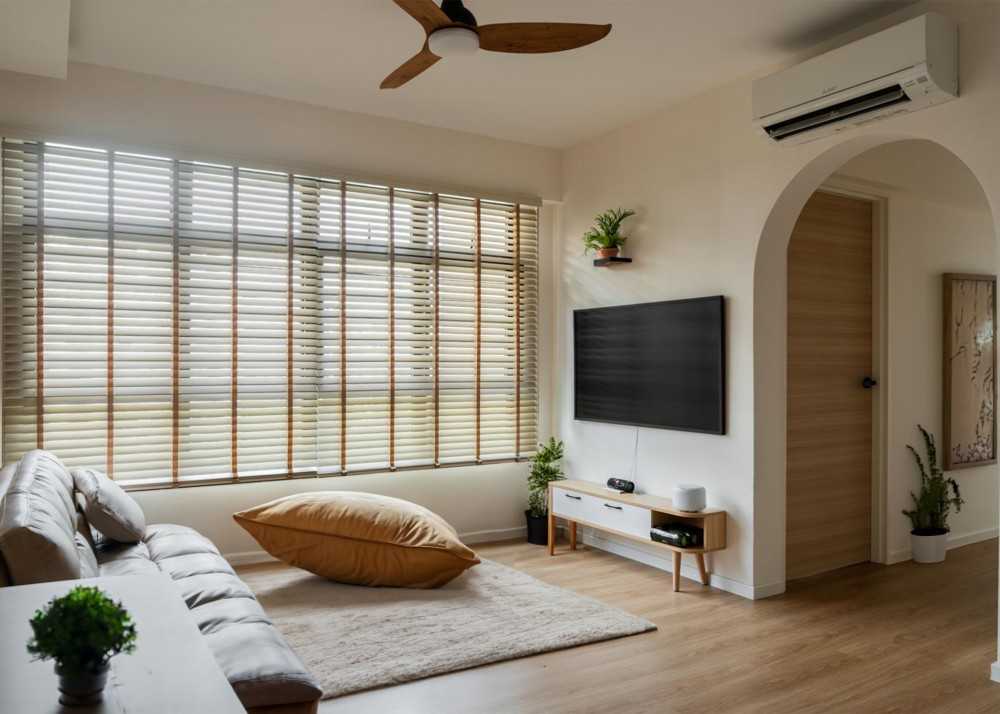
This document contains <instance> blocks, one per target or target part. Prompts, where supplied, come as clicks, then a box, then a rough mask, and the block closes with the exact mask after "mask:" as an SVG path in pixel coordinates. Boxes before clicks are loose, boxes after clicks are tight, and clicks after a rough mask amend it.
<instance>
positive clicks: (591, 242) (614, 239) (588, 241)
mask: <svg viewBox="0 0 1000 714" xmlns="http://www.w3.org/2000/svg"><path fill="white" fill-rule="evenodd" d="M634 215H635V211H632V210H628V209H624V208H612V209H610V210H607V211H605V212H604V213H602V214H600V215H599V216H597V218H595V219H594V223H595V225H594V227H593V228H591V229H590V230H589V231H587V232H586V233H584V234H583V247H584V252H589V251H592V250H593V251H596V252H597V257H599V258H614V257H615V256H617V255H618V253H619V251H620V250H621V247H622V246H623V245H625V241H627V240H628V236H624V235H622V234H621V227H622V223H624V222H625V219H627V218H630V217H632V216H634Z"/></svg>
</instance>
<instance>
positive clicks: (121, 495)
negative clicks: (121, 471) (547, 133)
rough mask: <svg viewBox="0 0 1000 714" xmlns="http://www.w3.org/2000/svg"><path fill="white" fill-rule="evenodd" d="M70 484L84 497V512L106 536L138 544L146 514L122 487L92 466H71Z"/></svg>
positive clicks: (92, 523) (144, 531)
mask: <svg viewBox="0 0 1000 714" xmlns="http://www.w3.org/2000/svg"><path fill="white" fill-rule="evenodd" d="M70 473H71V474H72V475H73V485H74V486H75V487H76V490H77V491H79V492H80V495H81V496H83V501H84V507H83V513H84V515H85V516H86V517H87V520H88V521H89V522H90V525H91V526H93V527H94V528H96V529H97V530H98V531H99V532H100V533H101V534H102V535H103V536H104V537H105V538H108V539H110V540H113V541H117V542H119V543H138V542H139V541H141V540H142V537H143V536H144V535H145V534H146V516H145V515H144V514H143V512H142V508H141V507H140V506H139V504H138V503H136V502H135V500H134V499H133V498H132V497H131V496H129V495H128V494H127V493H125V491H124V490H123V489H122V487H121V486H119V485H118V484H116V483H115V482H114V481H112V480H111V479H109V478H108V477H107V476H105V475H104V474H102V473H101V472H100V471H95V470H93V469H79V468H78V469H70Z"/></svg>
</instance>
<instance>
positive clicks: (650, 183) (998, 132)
mask: <svg viewBox="0 0 1000 714" xmlns="http://www.w3.org/2000/svg"><path fill="white" fill-rule="evenodd" d="M933 7H934V8H935V9H939V10H941V11H943V12H946V13H948V14H949V15H951V16H952V17H954V18H955V19H956V20H957V21H958V22H959V25H960V35H961V59H960V61H961V66H962V70H961V81H962V93H963V96H962V97H961V98H960V99H959V100H957V101H954V102H951V103H948V104H945V105H942V106H939V107H935V108H931V109H927V110H924V111H922V112H918V113H915V114H911V115H906V116H902V117H897V118H894V119H892V120H888V121H886V122H881V123H876V124H873V125H869V126H868V127H865V128H862V129H855V130H852V131H851V132H849V133H847V134H845V135H843V136H834V137H829V138H827V139H823V140H820V141H815V142H812V143H808V144H803V145H800V146H792V147H779V146H775V145H773V144H771V143H769V142H768V141H767V140H765V139H763V138H761V137H760V136H758V135H757V134H756V133H755V132H754V130H753V129H752V127H751V125H750V116H751V106H750V104H751V103H750V98H751V86H750V80H749V79H745V80H740V81H737V82H734V83H733V84H731V85H728V86H726V87H722V88H720V89H718V90H716V91H713V92H709V93H707V94H705V95H703V96H701V97H698V98H696V99H693V100H691V101H689V102H686V103H684V104H682V105H679V106H675V107H670V108H667V109H665V110H664V111H662V112H660V113H659V114H657V115H655V116H652V117H649V118H646V119H643V120H641V121H638V122H634V123H632V124H630V125H628V126H626V127H623V128H621V129H619V130H617V131H615V132H612V133H610V134H608V135H606V136H603V137H600V138H597V139H595V140H593V141H590V142H587V143H585V144H582V145H580V146H577V147H574V148H573V149H571V150H569V151H568V152H567V153H566V158H565V162H564V188H565V203H564V207H563V216H562V225H563V230H561V231H560V241H561V244H562V248H561V253H560V256H561V257H560V262H561V266H562V268H561V276H562V277H561V279H560V281H559V284H558V300H557V305H556V310H557V316H556V319H557V326H558V350H559V351H558V355H557V358H556V360H557V361H556V364H557V366H556V371H557V372H558V373H562V374H571V369H572V363H571V355H572V351H571V349H570V347H571V345H570V344H569V339H570V330H569V326H570V319H571V311H572V309H573V308H575V307H589V306H592V305H609V304H624V303H629V302H635V301H639V300H655V299H665V298H671V297H687V296H695V295H710V294H713V293H723V294H725V295H726V296H727V298H728V301H727V307H728V309H729V315H728V319H729V326H728V338H729V369H728V378H729V433H728V435H726V436H724V437H710V436H702V435H695V434H684V433H679V432H654V431H651V430H642V435H641V436H642V438H641V447H640V460H639V471H638V479H639V481H640V483H641V484H642V485H643V486H644V487H645V488H646V489H647V490H649V491H655V492H659V493H669V488H670V486H671V485H672V484H674V483H677V482H679V481H689V480H691V481H697V482H701V483H703V484H705V485H706V486H707V487H708V491H709V500H710V502H711V503H712V504H713V505H716V506H721V507H724V508H727V509H728V510H729V511H730V513H731V519H730V528H731V532H730V536H731V537H730V547H729V549H727V550H726V551H724V552H722V553H719V554H717V555H716V557H715V558H714V563H713V566H714V569H715V571H716V572H717V573H719V574H721V575H722V576H724V577H725V578H727V579H729V580H732V581H735V582H738V583H741V584H743V585H745V586H747V587H749V588H751V589H752V592H753V594H754V595H756V596H763V595H768V594H773V593H776V592H781V591H782V590H783V588H784V550H785V549H784V536H785V513H784V490H785V482H784V451H785V444H784V434H785V424H784V419H785V351H784V350H785V297H786V283H785V277H786V276H785V255H786V248H787V241H788V237H789V235H790V233H791V229H792V226H793V225H794V221H795V218H796V217H797V215H798V213H799V211H800V210H801V207H802V205H803V204H804V202H805V200H806V199H807V198H808V196H809V195H811V194H812V192H813V191H814V190H815V189H816V188H817V187H818V186H819V184H820V183H822V182H823V181H824V180H825V179H826V178H827V177H828V176H829V175H830V174H831V173H832V172H833V171H835V170H836V169H837V168H839V167H840V166H842V165H843V164H844V163H845V162H846V161H847V160H849V159H851V158H853V157H854V156H856V155H858V154H860V153H863V152H864V151H865V150H867V149H869V148H872V147H874V146H877V145H879V144H882V143H885V142H888V141H892V140H896V139H905V138H911V137H912V138H927V139H931V140H934V141H936V142H938V143H940V144H942V145H943V146H945V147H946V148H948V149H949V150H950V151H951V152H953V153H955V154H956V155H957V156H958V157H959V158H960V159H961V160H962V161H963V162H964V163H965V164H966V165H968V166H969V167H970V168H971V169H972V171H973V173H974V174H975V175H976V177H977V178H978V179H979V181H980V182H981V183H982V185H983V188H984V191H985V194H986V196H987V199H988V201H989V202H990V204H991V206H992V207H993V208H994V209H995V208H996V207H997V206H1000V162H997V161H996V160H995V146H996V145H997V144H998V143H1000V125H998V124H997V123H996V117H997V116H1000V52H998V45H997V44H996V42H995V37H996V36H997V34H998V33H1000V17H998V6H997V5H995V4H988V3H977V2H969V3H940V4H938V3H935V4H934V5H933ZM924 9H926V8H925V7H924V6H914V7H913V8H910V9H908V10H906V11H905V12H904V13H901V14H900V15H898V16H897V17H896V18H892V19H889V20H886V21H884V22H881V23H879V25H878V26H874V27H870V28H864V29H861V30H859V31H858V33H855V35H859V34H865V33H866V32H870V31H872V30H874V29H878V27H879V26H885V25H887V24H893V23H894V22H895V21H898V20H899V19H903V18H905V17H907V16H910V15H913V14H918V13H919V12H920V11H922V10H924ZM619 204H621V205H627V206H633V207H636V208H638V209H639V211H640V215H639V217H638V219H637V220H636V222H635V223H634V224H633V226H632V232H633V234H634V237H635V240H634V241H633V243H632V244H631V246H630V252H629V255H630V256H631V257H633V258H634V260H635V263H633V264H632V265H631V266H628V267H624V268H620V269H614V270H595V269H594V268H592V267H591V266H590V265H589V262H588V261H587V259H585V258H583V257H582V255H581V245H580V242H579V238H580V235H581V234H582V232H583V231H584V230H585V229H586V227H587V226H588V224H589V222H590V221H591V219H592V217H593V216H594V215H595V214H596V213H597V212H599V211H601V210H604V209H606V208H608V207H609V206H617V205H619ZM994 215H996V211H995V210H994ZM982 269H983V270H984V271H988V270H992V271H995V265H994V266H993V267H992V268H990V267H989V266H982ZM565 383H566V382H565V380H561V384H563V385H565ZM558 386H559V385H557V387H558ZM570 396H571V395H570V394H569V392H568V390H567V389H566V388H562V389H559V391H558V394H557V399H556V401H555V410H556V412H555V417H556V422H555V423H556V424H557V431H558V434H559V435H560V436H561V437H563V438H564V439H565V440H566V442H567V447H568V453H569V463H570V467H571V470H572V473H573V475H574V476H577V477H581V478H587V479H590V480H602V479H603V478H606V477H607V476H608V475H609V474H610V473H613V472H620V471H622V470H624V469H625V468H627V466H628V465H629V464H630V463H631V460H632V439H631V432H630V431H629V430H625V429H622V428H621V427H614V426H601V425H589V424H582V423H577V422H574V421H573V419H572V408H571V407H572V405H571V402H570ZM960 523H961V522H960V521H956V524H960Z"/></svg>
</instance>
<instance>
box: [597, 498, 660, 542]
mask: <svg viewBox="0 0 1000 714" xmlns="http://www.w3.org/2000/svg"><path fill="white" fill-rule="evenodd" d="M592 500H593V505H592V506H591V507H590V514H591V515H590V518H588V519H587V520H589V521H591V522H593V523H594V525H598V526H603V527H605V528H611V529H613V530H616V531H620V532H622V533H629V534H631V535H634V536H638V537H639V538H649V528H650V525H651V522H652V519H651V517H650V513H649V510H647V509H645V508H637V507H636V506H630V505H628V504H627V503H620V502H619V501H613V500H611V499H608V500H604V499H602V498H596V497H594V498H593V499H592Z"/></svg>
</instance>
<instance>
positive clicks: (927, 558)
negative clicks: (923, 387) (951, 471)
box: [903, 425, 965, 563]
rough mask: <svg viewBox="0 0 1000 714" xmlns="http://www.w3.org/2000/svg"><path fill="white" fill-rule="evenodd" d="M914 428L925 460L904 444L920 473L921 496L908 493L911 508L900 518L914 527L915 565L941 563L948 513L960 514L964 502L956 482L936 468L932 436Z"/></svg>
mask: <svg viewBox="0 0 1000 714" xmlns="http://www.w3.org/2000/svg"><path fill="white" fill-rule="evenodd" d="M917 428H918V429H920V434H921V435H922V436H923V439H924V449H925V451H926V452H927V461H926V463H925V462H924V459H922V458H921V457H920V454H919V453H917V450H916V449H914V448H913V447H912V446H910V445H909V444H907V446H906V448H907V449H909V450H910V453H911V454H913V458H914V459H915V460H916V462H917V469H918V470H919V471H920V494H919V495H917V494H915V493H913V492H912V491H911V492H910V497H911V498H912V499H913V509H912V510H909V511H906V510H904V511H903V515H904V516H907V517H908V518H909V519H910V524H911V525H912V526H913V529H912V530H911V531H910V545H911V549H912V553H913V560H915V561H916V562H918V563H940V562H941V561H942V560H944V555H945V551H946V548H947V545H948V533H949V529H948V514H949V513H951V509H952V508H954V509H955V510H956V511H961V510H962V504H963V503H965V501H964V500H962V494H961V492H960V491H959V490H958V482H957V481H955V479H953V478H948V477H946V476H945V475H944V471H942V470H941V467H940V466H938V459H937V445H936V444H935V442H934V435H933V434H930V433H929V432H928V431H927V430H926V429H924V427H922V426H919V425H918V427H917Z"/></svg>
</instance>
